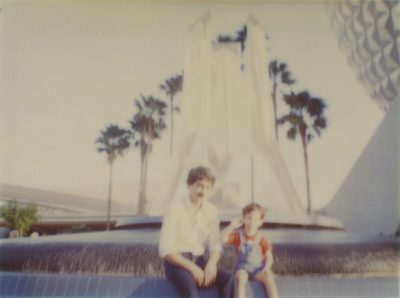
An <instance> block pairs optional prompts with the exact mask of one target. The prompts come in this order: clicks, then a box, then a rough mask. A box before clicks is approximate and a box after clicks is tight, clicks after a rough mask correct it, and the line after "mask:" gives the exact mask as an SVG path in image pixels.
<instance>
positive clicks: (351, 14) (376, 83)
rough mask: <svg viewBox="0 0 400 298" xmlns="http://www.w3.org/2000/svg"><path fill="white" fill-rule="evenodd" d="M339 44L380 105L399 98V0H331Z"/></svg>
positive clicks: (333, 24)
mask: <svg viewBox="0 0 400 298" xmlns="http://www.w3.org/2000/svg"><path fill="white" fill-rule="evenodd" d="M327 11H328V13H329V17H330V21H331V24H332V26H333V28H334V31H335V32H336V35H337V39H338V42H339V47H340V48H341V49H342V50H343V51H344V52H345V53H346V55H347V61H348V63H349V65H350V66H351V68H352V69H353V70H354V71H355V73H356V74H357V77H358V78H359V80H360V81H361V82H362V83H363V85H364V86H365V87H366V88H367V89H368V92H369V93H370V95H371V96H372V98H373V99H374V100H376V101H377V102H378V103H379V105H380V106H381V107H383V108H386V107H387V106H388V104H389V103H390V102H391V101H393V100H395V99H399V94H400V59H399V57H400V53H399V51H400V1H398V0H391V1H386V0H380V1H378V0H377V1H371V0H366V1H354V0H353V1H350V0H345V1H334V2H330V3H329V4H328V5H327Z"/></svg>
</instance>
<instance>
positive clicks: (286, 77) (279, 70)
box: [268, 60, 296, 142]
mask: <svg viewBox="0 0 400 298" xmlns="http://www.w3.org/2000/svg"><path fill="white" fill-rule="evenodd" d="M286 67H287V65H286V63H281V62H279V61H277V60H274V61H271V62H270V63H269V66H268V73H269V77H270V79H271V80H272V93H271V97H272V105H273V108H274V125H275V137H276V141H277V142H279V135H278V125H277V123H276V122H277V120H278V116H277V108H278V107H277V100H276V99H277V98H276V91H277V88H278V84H285V85H292V84H293V83H295V82H296V81H295V80H294V79H292V77H291V76H292V74H291V73H290V72H289V71H288V70H287V68H286Z"/></svg>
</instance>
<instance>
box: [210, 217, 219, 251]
mask: <svg viewBox="0 0 400 298" xmlns="http://www.w3.org/2000/svg"><path fill="white" fill-rule="evenodd" d="M208 249H209V250H210V251H219V252H221V251H222V245H221V241H220V237H219V218H218V213H217V212H215V214H214V216H213V217H212V218H211V221H210V234H209V237H208Z"/></svg>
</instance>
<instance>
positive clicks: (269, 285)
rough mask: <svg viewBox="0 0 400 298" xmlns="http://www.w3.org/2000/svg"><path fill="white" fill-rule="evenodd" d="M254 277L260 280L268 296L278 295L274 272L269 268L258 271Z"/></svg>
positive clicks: (275, 296) (274, 297)
mask: <svg viewBox="0 0 400 298" xmlns="http://www.w3.org/2000/svg"><path fill="white" fill-rule="evenodd" d="M254 279H255V280H258V281H260V282H261V283H262V284H263V285H264V287H265V289H266V291H267V294H268V297H269V298H277V297H278V289H277V287H276V284H275V278H274V273H273V272H272V271H271V270H268V271H261V272H258V273H257V274H256V276H255V277H254Z"/></svg>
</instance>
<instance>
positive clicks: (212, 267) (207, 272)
mask: <svg viewBox="0 0 400 298" xmlns="http://www.w3.org/2000/svg"><path fill="white" fill-rule="evenodd" d="M220 257H221V252H219V251H212V252H210V256H209V258H208V261H207V264H206V267H205V268H204V285H205V286H209V285H211V284H212V283H213V282H214V281H215V278H216V277H217V263H218V261H219V258H220Z"/></svg>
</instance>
